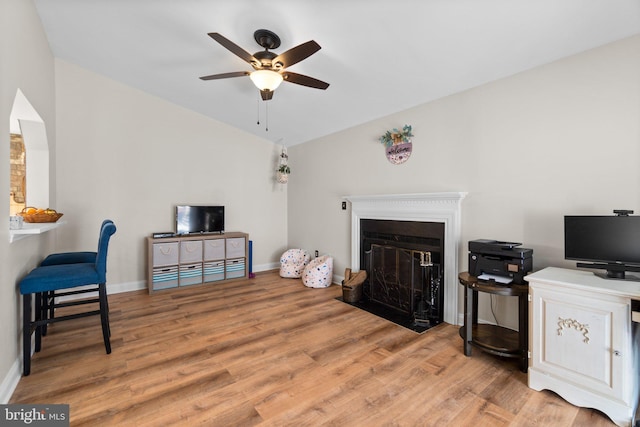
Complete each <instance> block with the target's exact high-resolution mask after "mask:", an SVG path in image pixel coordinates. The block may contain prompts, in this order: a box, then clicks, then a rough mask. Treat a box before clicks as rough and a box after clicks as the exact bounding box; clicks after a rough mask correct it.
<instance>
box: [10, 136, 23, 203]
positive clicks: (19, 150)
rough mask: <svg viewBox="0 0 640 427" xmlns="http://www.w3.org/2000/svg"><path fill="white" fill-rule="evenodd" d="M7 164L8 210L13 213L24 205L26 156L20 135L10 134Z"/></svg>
mask: <svg viewBox="0 0 640 427" xmlns="http://www.w3.org/2000/svg"><path fill="white" fill-rule="evenodd" d="M9 164H10V170H11V184H10V185H11V189H10V190H9V191H10V211H11V215H15V214H16V213H17V212H20V211H21V210H22V209H23V208H24V207H25V204H24V203H25V196H26V195H25V175H26V169H27V167H26V156H25V151H24V142H23V140H22V135H19V134H13V133H12V134H11V149H10V157H9Z"/></svg>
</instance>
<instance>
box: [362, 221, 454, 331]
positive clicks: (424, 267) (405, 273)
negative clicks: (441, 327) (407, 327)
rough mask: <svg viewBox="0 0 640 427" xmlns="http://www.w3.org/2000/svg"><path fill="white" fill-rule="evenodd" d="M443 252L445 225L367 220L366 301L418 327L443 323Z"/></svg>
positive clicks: (364, 228) (364, 240)
mask: <svg viewBox="0 0 640 427" xmlns="http://www.w3.org/2000/svg"><path fill="white" fill-rule="evenodd" d="M443 253H444V224H443V223H440V222H418V221H392V220H377V219H361V220H360V268H361V269H364V270H366V271H367V280H365V282H364V284H363V287H364V298H365V299H366V302H367V303H370V304H377V305H379V306H384V307H386V308H388V309H390V310H395V311H397V312H398V315H404V316H405V318H406V319H407V322H412V324H415V325H419V326H424V327H427V326H428V327H431V326H435V325H437V324H439V323H442V321H443V310H442V307H443V303H444V298H443V297H444V293H443V292H442V286H441V279H442V268H443V260H442V254H443ZM378 308H379V309H381V308H382V307H378Z"/></svg>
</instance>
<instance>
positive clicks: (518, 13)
mask: <svg viewBox="0 0 640 427" xmlns="http://www.w3.org/2000/svg"><path fill="white" fill-rule="evenodd" d="M34 1H35V4H36V7H37V9H38V12H39V14H40V17H41V19H42V22H43V25H44V28H45V31H46V34H47V37H48V39H49V42H50V45H51V49H52V51H53V54H54V56H55V57H57V58H60V59H63V60H65V61H68V62H71V63H74V64H77V65H79V66H81V67H84V68H86V69H89V70H92V71H94V72H96V73H99V74H102V75H105V76H107V77H109V78H112V79H114V80H117V81H120V82H122V83H124V84H126V85H129V86H133V87H135V88H138V89H140V90H143V91H145V92H148V93H150V94H152V95H155V96H158V97H160V98H163V99H165V100H167V101H170V102H172V103H175V104H178V105H181V106H183V107H186V108H188V109H191V110H193V111H196V112H198V113H201V114H203V115H206V116H209V117H211V118H214V119H216V120H219V121H221V122H224V123H227V124H229V125H232V126H234V127H237V128H240V129H243V130H245V131H247V132H250V133H253V134H255V135H258V136H260V137H262V138H265V139H268V140H271V141H274V142H278V143H281V144H285V145H288V146H291V145H295V144H299V143H303V142H307V141H310V140H313V139H315V138H318V137H322V136H325V135H328V134H331V133H334V132H337V131H340V130H343V129H347V128H350V127H352V126H355V125H358V124H361V123H364V122H368V121H370V120H373V119H376V118H380V117H383V116H386V115H388V114H391V113H395V112H398V111H401V110H404V109H407V108H410V107H413V106H416V105H420V104H423V103H426V102H429V101H432V100H435V99H438V98H441V97H445V96H447V95H450V94H453V93H457V92H460V91H464V90H466V89H469V88H472V87H475V86H478V85H482V84H484V83H487V82H490V81H493V80H497V79H500V78H503V77H506V76H510V75H513V74H515V73H518V72H521V71H524V70H527V69H531V68H533V67H536V66H539V65H542V64H545V63H549V62H552V61H555V60H557V59H560V58H563V57H566V56H569V55H573V54H576V53H579V52H582V51H585V50H588V49H591V48H594V47H597V46H600V45H603V44H607V43H610V42H613V41H615V40H619V39H622V38H625V37H628V36H631V35H634V34H639V33H640V0H327V1H324V2H320V1H302V0H269V1H262V0H179V1H177V0H91V1H87V0H34ZM260 28H266V29H269V30H271V31H273V32H275V33H276V34H277V35H278V36H279V37H280V39H281V41H282V44H281V47H280V48H278V49H275V52H276V53H282V52H284V51H285V50H288V49H290V48H291V47H294V46H296V45H298V44H301V43H304V42H306V41H308V40H315V41H316V42H317V43H318V44H320V46H321V47H322V49H321V50H320V51H318V52H317V53H315V54H314V55H312V56H310V57H309V58H307V59H305V60H304V61H302V62H299V63H297V64H295V65H293V66H292V67H291V68H290V70H291V71H293V72H296V73H300V74H305V75H309V76H312V77H315V78H317V79H320V80H323V81H325V82H328V83H330V86H329V88H328V89H327V90H317V89H311V88H307V87H304V86H300V85H296V84H292V83H288V82H285V83H283V84H282V85H280V87H279V88H278V89H277V90H276V91H275V95H274V97H273V99H272V100H271V101H267V102H264V101H262V100H260V96H259V92H258V90H257V89H256V88H255V86H254V85H253V84H252V82H251V80H250V79H249V78H248V77H239V78H231V79H225V80H212V81H202V80H200V79H199V77H200V76H204V75H209V74H217V73H225V72H232V71H250V70H251V67H250V66H249V65H248V64H247V63H246V62H244V61H243V60H242V59H240V58H239V57H237V56H235V55H233V54H232V53H231V52H229V51H228V50H227V49H225V48H224V47H222V46H221V45H220V44H218V43H217V42H215V41H214V40H212V39H211V38H210V37H209V36H207V33H210V32H218V33H220V34H222V35H224V36H225V37H226V38H228V39H230V40H232V41H233V42H234V43H236V44H237V45H239V46H240V47H242V48H243V49H244V50H246V51H248V52H250V53H254V52H257V51H260V50H262V48H261V47H260V46H258V44H257V43H256V42H255V40H254V39H253V33H254V31H255V30H257V29H260ZM258 120H259V121H260V124H259V125H258V124H257V121H258ZM267 121H268V130H267V129H266V124H267Z"/></svg>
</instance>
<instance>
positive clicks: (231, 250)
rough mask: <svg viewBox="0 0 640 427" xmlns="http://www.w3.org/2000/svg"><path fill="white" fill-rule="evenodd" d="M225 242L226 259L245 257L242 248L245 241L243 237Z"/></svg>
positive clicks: (245, 243)
mask: <svg viewBox="0 0 640 427" xmlns="http://www.w3.org/2000/svg"><path fill="white" fill-rule="evenodd" d="M225 240H226V241H227V258H240V257H243V256H245V251H244V248H245V246H246V245H247V241H246V240H245V238H244V237H232V238H229V239H225Z"/></svg>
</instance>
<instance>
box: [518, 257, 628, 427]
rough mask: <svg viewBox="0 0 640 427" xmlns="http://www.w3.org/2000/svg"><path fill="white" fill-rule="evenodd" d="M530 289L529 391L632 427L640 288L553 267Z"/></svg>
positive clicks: (532, 276)
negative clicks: (635, 309) (635, 303)
mask: <svg viewBox="0 0 640 427" xmlns="http://www.w3.org/2000/svg"><path fill="white" fill-rule="evenodd" d="M526 279H527V281H528V282H529V289H530V290H529V295H530V304H531V307H530V310H529V316H530V320H529V339H530V342H529V349H530V352H531V358H530V361H529V387H531V388H533V389H535V390H542V389H548V390H552V391H554V392H556V393H557V394H559V395H560V396H562V397H563V398H564V399H565V400H567V401H568V402H571V403H572V404H574V405H577V406H584V407H589V408H595V409H598V410H600V411H602V412H603V413H605V414H606V415H607V416H609V418H611V420H612V421H614V422H615V423H616V424H618V425H620V426H629V425H631V423H632V421H633V419H634V416H635V410H636V407H637V401H638V392H637V389H638V382H639V381H638V363H637V359H638V354H639V353H640V352H639V351H638V349H637V346H638V345H639V344H638V341H637V340H636V339H635V338H634V335H635V329H637V328H636V327H633V326H632V325H635V323H632V322H631V299H640V283H639V282H625V281H617V280H606V279H602V278H600V277H597V276H595V275H594V274H593V273H592V272H588V271H579V270H568V269H561V268H552V267H550V268H546V269H544V270H541V271H538V272H536V273H533V274H530V275H529V276H527V278H526Z"/></svg>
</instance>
